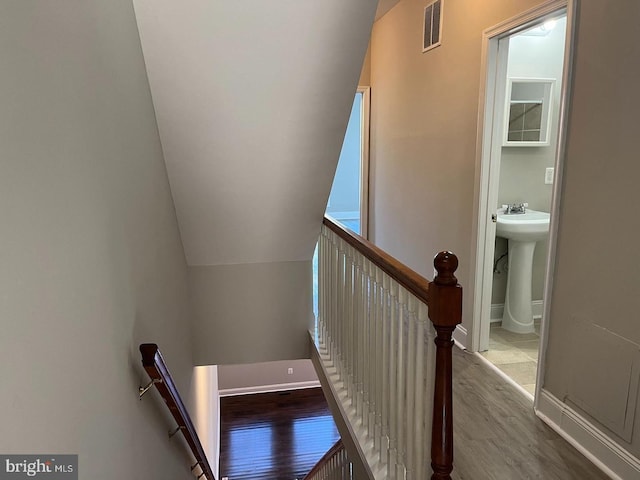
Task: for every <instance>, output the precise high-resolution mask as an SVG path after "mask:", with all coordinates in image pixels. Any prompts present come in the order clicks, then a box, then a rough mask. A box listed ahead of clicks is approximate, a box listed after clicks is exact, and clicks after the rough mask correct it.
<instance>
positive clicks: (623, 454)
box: [536, 389, 640, 480]
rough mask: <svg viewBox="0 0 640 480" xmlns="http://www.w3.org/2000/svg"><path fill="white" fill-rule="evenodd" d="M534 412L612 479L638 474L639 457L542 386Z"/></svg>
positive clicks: (621, 478) (634, 476)
mask: <svg viewBox="0 0 640 480" xmlns="http://www.w3.org/2000/svg"><path fill="white" fill-rule="evenodd" d="M536 415H538V417H540V418H541V419H542V420H543V421H544V422H545V423H546V424H548V425H549V426H550V427H551V428H553V429H554V430H555V431H556V432H558V434H560V436H561V437H563V438H564V439H565V440H567V441H568V442H569V443H570V444H571V445H573V446H574V447H575V448H576V449H577V450H579V451H580V452H581V453H582V454H583V455H584V456H585V457H587V458H588V459H589V460H591V461H592V462H593V463H594V464H595V465H596V466H597V467H598V468H600V469H601V470H602V471H603V472H604V473H606V474H607V475H609V476H610V477H611V478H612V479H614V480H627V479H631V478H640V460H639V459H637V458H636V457H634V456H633V455H631V454H630V453H629V452H627V451H626V450H625V449H624V448H622V447H621V446H620V445H618V443H616V442H615V441H614V440H612V439H611V438H610V437H608V436H607V435H605V434H604V433H603V432H602V431H601V430H599V429H598V428H597V427H595V426H594V425H593V424H592V423H590V422H589V421H588V420H586V419H585V418H584V417H583V416H582V415H580V414H579V413H578V412H576V411H575V410H574V409H572V408H571V407H569V406H568V405H566V404H565V403H563V402H561V401H560V400H558V399H557V398H556V397H555V396H553V395H552V394H551V393H549V392H547V391H546V390H544V389H542V390H541V391H540V395H539V398H538V405H537V408H536Z"/></svg>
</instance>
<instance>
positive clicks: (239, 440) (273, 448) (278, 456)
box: [220, 388, 339, 480]
mask: <svg viewBox="0 0 640 480" xmlns="http://www.w3.org/2000/svg"><path fill="white" fill-rule="evenodd" d="M220 424H221V432H220V477H221V478H224V477H228V478H229V480H260V479H265V480H266V479H269V480H295V479H302V478H303V477H304V476H305V475H306V474H307V473H308V472H309V471H310V470H311V468H312V467H313V466H314V465H315V464H316V463H317V462H318V460H319V459H320V458H321V457H322V456H323V455H324V454H325V453H326V452H327V450H329V449H330V448H331V447H332V446H333V444H334V443H335V442H336V441H337V440H338V438H339V435H338V431H337V429H336V426H335V423H334V422H333V418H332V417H331V413H330V412H329V407H328V406H327V402H326V400H325V399H324V395H323V394H322V390H321V389H320V388H309V389H305V390H294V391H291V392H280V393H261V394H256V395H241V396H236V397H223V398H221V399H220Z"/></svg>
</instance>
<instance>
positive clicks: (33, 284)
mask: <svg viewBox="0 0 640 480" xmlns="http://www.w3.org/2000/svg"><path fill="white" fill-rule="evenodd" d="M0 63H1V64H2V75H0V96H1V98H2V109H1V110H0V205H1V207H0V225H2V234H1V235H0V265H2V268H1V269H0V292H1V293H0V319H1V320H0V321H1V322H2V334H1V335H0V378H1V379H2V387H1V392H2V393H1V394H0V411H2V412H3V416H2V431H3V433H4V434H3V435H2V436H0V452H2V453H7V454H8V453H56V452H64V453H70V454H75V453H77V454H79V461H80V466H79V468H80V471H81V474H80V475H81V478H91V479H95V480H101V479H103V480H111V479H114V478H123V479H126V478H132V476H133V475H134V472H140V471H144V476H145V477H146V478H157V479H167V480H168V479H179V478H183V479H190V478H192V476H191V474H190V472H189V465H188V459H187V458H186V450H185V448H184V445H183V444H182V443H181V441H180V439H179V438H178V439H176V441H174V442H168V441H167V430H168V429H169V428H171V427H172V426H173V425H174V423H173V421H171V420H169V418H168V415H169V414H168V411H167V409H166V407H164V404H163V402H162V401H161V400H160V399H159V398H158V395H157V394H156V393H155V392H153V393H150V394H149V395H148V396H147V397H146V398H144V399H143V401H138V398H137V396H138V392H137V390H138V386H139V385H140V383H141V382H146V380H147V376H146V374H144V373H143V371H142V368H141V366H140V354H139V352H138V344H139V343H142V342H156V343H158V344H160V346H161V349H162V351H163V354H164V356H165V359H166V361H167V362H168V364H169V365H170V368H171V371H172V373H173V375H174V376H175V379H176V382H177V385H178V387H179V388H180V390H181V391H182V392H183V394H184V395H185V396H186V395H188V392H189V389H190V381H191V374H192V363H191V339H190V336H189V309H188V295H187V271H186V266H185V260H184V255H183V250H182V245H181V241H180V236H179V232H178V228H177V222H176V218H175V213H174V209H173V202H172V199H171V194H170V191H169V185H168V181H167V176H166V171H165V165H164V162H163V157H162V151H161V147H160V142H159V138H158V132H157V129H156V124H155V120H154V111H153V106H152V103H151V97H150V93H149V87H148V84H147V79H146V75H145V69H144V63H143V58H142V54H141V49H140V43H139V39H138V34H137V29H136V23H135V19H134V13H133V9H132V5H131V1H130V0H110V1H83V2H71V1H56V2H51V1H45V0H41V1H38V0H32V1H5V2H1V3H0Z"/></svg>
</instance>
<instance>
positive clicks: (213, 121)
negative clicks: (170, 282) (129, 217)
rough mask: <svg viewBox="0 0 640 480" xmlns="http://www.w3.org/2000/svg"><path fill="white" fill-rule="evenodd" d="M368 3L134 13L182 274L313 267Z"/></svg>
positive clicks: (334, 0)
mask: <svg viewBox="0 0 640 480" xmlns="http://www.w3.org/2000/svg"><path fill="white" fill-rule="evenodd" d="M376 3H377V2H376V1H375V0H349V1H344V0H322V1H311V0H269V1H264V0H242V1H238V0H186V1H180V2H176V1H175V0H134V5H135V9H136V16H137V19H138V27H139V30H140V38H141V41H142V48H143V52H144V56H145V62H146V66H147V72H148V76H149V83H150V86H151V92H152V95H153V102H154V106H155V109H156V117H157V121H158V128H159V131H160V137H161V141H162V146H163V150H164V155H165V161H166V164H167V171H168V174H169V181H170V184H171V190H172V193H173V198H174V203H175V206H176V211H177V215H178V222H179V225H180V231H181V235H182V241H183V245H184V249H185V255H186V258H187V263H188V264H189V265H219V264H232V263H253V262H272V261H293V260H308V259H310V258H311V255H312V253H313V248H314V245H315V241H316V239H317V235H318V231H319V228H320V220H321V218H322V214H323V212H324V208H325V204H326V200H327V197H328V194H329V189H330V188H331V181H332V177H333V174H334V170H335V165H336V163H337V159H338V155H339V150H340V147H341V144H342V139H343V136H344V131H345V128H346V122H347V120H348V116H349V111H350V108H351V103H352V101H353V95H354V93H355V88H356V85H357V82H358V77H359V74H360V69H361V66H362V61H363V58H364V54H365V51H366V48H367V44H368V40H369V36H370V30H371V26H372V23H373V19H374V14H375V10H376Z"/></svg>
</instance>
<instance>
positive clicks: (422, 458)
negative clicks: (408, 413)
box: [413, 302, 431, 479]
mask: <svg viewBox="0 0 640 480" xmlns="http://www.w3.org/2000/svg"><path fill="white" fill-rule="evenodd" d="M427 321H428V315H427V306H426V305H425V304H424V303H422V302H420V303H419V305H418V322H417V325H416V375H415V378H416V395H415V412H416V413H415V420H414V440H413V445H414V462H415V467H414V471H415V478H417V479H422V478H424V477H425V467H426V462H427V459H428V458H430V456H431V455H430V453H431V452H429V451H427V445H426V442H425V429H424V420H425V418H424V417H425V408H426V403H425V383H426V382H425V377H424V375H425V354H424V351H425V341H426V338H425V331H424V329H425V324H426V323H427Z"/></svg>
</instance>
